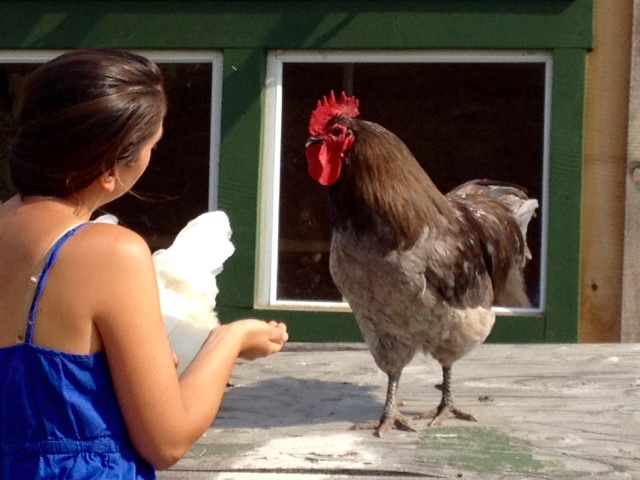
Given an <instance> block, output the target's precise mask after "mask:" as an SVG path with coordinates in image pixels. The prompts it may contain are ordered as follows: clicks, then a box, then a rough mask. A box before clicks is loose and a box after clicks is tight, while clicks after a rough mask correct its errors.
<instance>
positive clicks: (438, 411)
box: [416, 403, 478, 427]
mask: <svg viewBox="0 0 640 480" xmlns="http://www.w3.org/2000/svg"><path fill="white" fill-rule="evenodd" d="M416 418H421V419H423V418H431V419H432V420H431V422H430V423H429V426H430V427H437V426H438V425H440V424H441V423H442V422H444V421H445V420H448V419H450V418H457V419H458V420H466V421H468V422H477V421H478V419H477V418H476V417H474V416H473V415H469V414H468V413H464V412H462V411H460V410H458V409H457V408H456V407H454V406H453V405H451V404H442V403H441V404H440V405H438V407H437V408H434V409H433V410H431V411H430V412H428V413H425V414H423V415H419V416H418V417H416Z"/></svg>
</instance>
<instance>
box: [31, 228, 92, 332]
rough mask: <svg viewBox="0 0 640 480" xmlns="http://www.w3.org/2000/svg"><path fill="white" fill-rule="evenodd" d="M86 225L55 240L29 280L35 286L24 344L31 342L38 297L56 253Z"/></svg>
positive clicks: (71, 230) (68, 231) (54, 260)
mask: <svg viewBox="0 0 640 480" xmlns="http://www.w3.org/2000/svg"><path fill="white" fill-rule="evenodd" d="M85 225H87V223H81V224H80V225H77V226H75V227H73V228H71V229H70V230H67V231H66V232H65V233H64V234H63V235H62V236H61V237H59V238H58V240H56V242H55V243H54V244H53V246H52V247H51V248H50V249H49V251H48V252H47V253H46V254H45V256H44V266H43V267H42V271H41V272H36V273H35V274H34V275H33V276H31V278H30V279H29V283H30V284H31V285H32V286H33V285H34V284H35V292H34V294H33V300H32V301H31V306H30V307H29V314H28V317H27V329H26V332H25V339H24V343H31V341H32V340H33V329H34V326H35V323H36V313H37V311H38V302H39V301H40V296H41V295H42V291H43V290H44V286H45V284H46V283H47V277H48V276H49V270H51V267H52V266H53V264H54V263H55V262H56V260H57V259H58V253H59V252H60V248H61V247H62V245H64V243H65V242H66V241H67V240H68V239H69V238H71V237H72V236H73V235H75V233H76V232H77V231H78V230H80V229H81V228H82V227H84V226H85Z"/></svg>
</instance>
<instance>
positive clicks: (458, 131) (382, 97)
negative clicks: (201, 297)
mask: <svg viewBox="0 0 640 480" xmlns="http://www.w3.org/2000/svg"><path fill="white" fill-rule="evenodd" d="M545 69H546V65H545V64H544V63H393V64H389V63H386V64H385V63H355V64H337V63H333V64H332V63H321V64H319V63H293V62H291V63H288V62H287V63H284V64H283V105H282V145H281V148H282V150H281V151H282V157H281V171H280V175H281V178H280V181H281V184H280V215H279V218H280V224H279V258H278V277H277V278H278V286H277V297H278V299H279V300H311V301H340V300H341V296H340V293H339V292H338V290H337V288H336V287H335V286H334V284H333V281H332V280H331V276H330V273H329V268H328V264H329V244H330V238H331V230H330V224H329V217H328V203H327V197H326V195H327V192H326V191H325V188H324V187H321V186H319V185H318V184H317V183H316V182H314V181H313V180H312V179H311V178H310V177H309V175H308V174H307V163H306V159H305V153H304V145H305V141H306V138H307V136H308V132H307V126H308V121H309V114H310V113H311V111H312V110H313V109H314V108H315V105H316V102H317V101H318V99H320V98H321V97H322V96H323V95H326V94H328V93H329V91H330V90H334V91H336V93H339V92H341V91H342V90H344V89H345V88H346V89H351V90H352V93H353V94H354V95H355V96H356V97H357V98H358V99H359V100H360V112H361V113H360V118H363V119H367V120H371V121H374V122H376V123H379V124H381V125H383V126H384V127H386V128H387V129H389V130H391V131H392V132H394V133H395V134H396V135H398V136H399V137H400V138H401V139H402V140H403V141H404V142H405V143H406V144H407V146H408V147H409V149H410V150H411V151H412V152H413V154H414V155H415V157H416V158H417V159H418V161H419V162H420V163H421V165H422V166H423V168H424V169H425V170H426V171H427V173H428V174H429V176H430V177H431V178H432V180H433V181H434V182H435V184H436V185H437V186H438V188H439V189H440V190H441V191H442V192H447V191H449V190H451V189H452V188H453V187H455V186H456V185H458V184H461V183H463V182H465V181H467V180H471V179H474V178H491V179H495V180H500V181H506V182H510V183H515V184H519V185H521V186H523V187H525V188H526V189H527V191H528V193H529V195H530V196H532V197H535V198H537V199H538V200H539V202H540V203H541V204H542V202H543V200H544V199H543V198H542V192H543V146H544V105H545V74H546V71H545ZM345 86H346V87H345ZM528 241H529V245H530V248H531V251H532V254H533V260H532V261H531V262H530V263H529V265H528V267H527V271H526V282H527V290H528V294H529V297H530V299H531V301H532V303H533V305H534V306H535V305H537V304H538V302H539V295H540V294H539V290H540V253H541V210H539V211H538V215H537V216H536V217H535V218H534V219H533V220H532V222H531V224H530V228H529V235H528Z"/></svg>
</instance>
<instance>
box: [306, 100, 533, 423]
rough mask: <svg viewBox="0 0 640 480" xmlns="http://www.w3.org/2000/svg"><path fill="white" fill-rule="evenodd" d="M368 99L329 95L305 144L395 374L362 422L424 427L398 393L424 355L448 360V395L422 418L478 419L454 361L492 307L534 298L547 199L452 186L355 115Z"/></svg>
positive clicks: (337, 249) (349, 289)
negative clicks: (375, 413)
mask: <svg viewBox="0 0 640 480" xmlns="http://www.w3.org/2000/svg"><path fill="white" fill-rule="evenodd" d="M358 105H359V102H358V100H357V99H356V98H354V97H347V96H346V95H345V94H344V93H343V94H342V96H341V97H340V98H338V99H336V97H335V95H334V94H333V92H331V94H330V96H329V97H328V98H327V97H323V99H322V100H320V101H318V105H317V108H316V109H315V110H314V111H313V112H312V114H311V117H310V121H309V134H310V137H309V139H308V141H307V144H306V150H305V151H306V157H307V162H308V172H309V174H310V175H311V177H312V178H313V179H314V180H316V181H317V182H318V183H320V184H321V185H323V186H327V187H328V192H329V203H330V209H331V218H332V228H333V233H332V240H331V253H330V271H331V276H332V278H333V280H334V282H335V284H336V286H337V287H338V289H339V290H340V292H341V294H342V295H343V297H344V298H345V299H346V301H347V302H348V303H349V306H350V307H351V310H352V311H353V313H354V315H355V318H356V321H357V323H358V326H359V328H360V331H361V333H362V336H363V339H364V341H365V342H366V344H367V346H368V348H369V350H370V352H371V354H372V356H373V358H374V360H375V362H376V364H377V365H378V367H379V368H380V369H381V370H382V371H383V372H384V373H385V374H386V375H387V377H388V387H387V395H386V401H385V405H384V409H383V412H382V416H381V417H380V420H379V421H375V422H372V423H367V424H362V425H358V426H356V428H364V427H367V428H374V429H375V433H376V434H377V435H378V436H382V435H384V434H386V433H387V432H389V430H391V429H393V428H397V429H402V430H409V431H413V430H414V429H413V427H412V425H411V422H410V421H409V420H408V419H407V418H406V417H405V416H404V415H402V414H401V413H400V411H399V410H398V403H397V390H398V383H399V380H400V375H401V373H402V371H403V369H404V367H405V366H406V365H407V364H408V363H409V362H410V361H411V360H412V358H413V357H414V356H415V354H416V353H418V352H422V353H425V354H429V355H431V356H432V357H433V358H434V359H435V360H437V361H438V362H439V363H440V365H441V366H442V376H443V380H442V384H441V385H440V386H438V388H439V389H440V390H441V392H442V398H441V401H440V404H439V405H438V406H437V407H436V408H435V409H434V410H432V411H431V412H429V413H426V414H424V415H421V416H420V418H429V419H431V422H430V423H429V426H433V427H434V426H437V425H439V424H441V423H442V422H443V421H444V420H446V419H448V418H458V419H462V420H469V421H477V420H476V419H475V417H473V416H472V415H469V414H467V413H464V412H462V411H460V410H458V409H457V408H456V407H455V405H454V403H453V396H452V393H451V369H452V366H453V364H454V363H455V362H456V361H457V360H459V359H460V358H462V357H464V356H465V355H466V354H467V353H469V352H470V351H471V350H472V349H473V348H474V347H476V346H477V345H479V344H481V343H482V342H484V340H485V339H486V338H487V336H488V335H489V333H490V332H491V329H492V327H493V324H494V321H495V313H494V312H493V311H492V310H491V306H492V305H493V304H495V303H496V302H500V303H502V304H506V302H509V303H511V304H512V305H515V306H522V307H526V306H530V304H529V300H528V299H527V296H526V294H525V288H524V278H523V269H524V266H525V264H526V263H527V261H528V260H529V259H530V257H531V254H530V251H529V249H528V247H527V244H526V231H527V225H528V223H529V221H530V220H531V218H532V216H533V215H534V214H535V210H536V208H537V207H538V202H537V201H536V200H535V199H529V198H528V197H527V195H526V193H525V192H524V191H523V190H522V189H520V188H517V187H515V186H512V185H507V184H499V183H495V182H490V181H486V180H475V181H470V182H467V183H465V184H463V185H461V186H459V187H457V188H455V189H454V190H453V191H451V192H449V193H448V194H447V195H443V194H442V193H440V192H439V191H438V189H437V188H436V186H435V185H434V183H433V182H432V181H431V179H430V178H429V176H428V175H427V173H426V172H425V171H424V169H423V168H422V167H421V166H420V164H419V163H418V161H417V160H416V159H415V158H414V156H413V155H412V154H411V152H410V151H409V149H408V148H407V146H406V145H405V144H404V143H403V142H402V141H401V140H400V139H399V138H398V137H397V136H396V135H394V134H393V133H391V132H390V131H388V130H387V129H385V128H383V127H382V126H380V125H378V124H376V123H372V122H369V121H365V120H360V119H358V118H356V117H357V116H358V115H359V111H358Z"/></svg>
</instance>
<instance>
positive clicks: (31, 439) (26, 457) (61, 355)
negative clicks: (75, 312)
mask: <svg viewBox="0 0 640 480" xmlns="http://www.w3.org/2000/svg"><path fill="white" fill-rule="evenodd" d="M84 225H86V224H82V225H79V226H77V227H75V228H73V229H71V230H70V231H68V232H67V233H66V234H64V235H63V236H62V237H61V238H60V239H59V240H58V241H57V242H56V243H55V244H54V246H53V247H52V248H51V250H50V251H49V253H48V254H47V256H46V257H45V263H44V267H43V269H42V273H41V274H40V275H39V278H37V275H36V278H33V277H32V280H33V284H35V292H34V296H33V300H32V302H31V306H30V309H29V313H28V320H27V328H26V331H25V337H24V342H21V343H17V344H16V345H13V346H10V347H5V348H0V398H2V402H1V405H0V478H1V479H23V478H24V479H27V478H30V479H31V478H34V479H35V478H51V479H58V478H64V479H74V480H75V479H89V478H91V479H96V478H104V479H125V478H126V479H153V478H156V477H155V472H154V470H153V468H152V466H151V465H150V464H149V463H148V462H146V461H145V460H144V459H142V458H141V457H140V456H139V455H138V454H137V452H136V451H135V450H134V448H133V445H132V444H131V442H130V440H129V436H128V434H127V430H126V428H125V424H124V419H123V418H122V413H121V411H120V407H119V406H118V401H117V399H116V394H115V391H114V387H113V382H112V380H111V374H110V372H109V366H108V364H107V358H106V355H105V353H104V352H98V353H95V354H90V355H76V354H72V353H66V352H60V351H56V350H51V349H48V348H45V347H40V346H38V345H34V344H33V343H32V339H33V329H34V325H35V321H36V313H37V309H38V301H39V299H40V296H41V294H42V291H43V289H44V286H45V284H46V281H47V276H48V273H49V270H50V269H51V267H52V266H53V265H54V263H55V261H56V258H57V256H58V252H59V250H60V247H61V246H62V245H63V244H64V242H65V241H66V240H67V239H68V238H69V237H71V236H72V235H74V234H75V233H76V232H77V231H78V230H79V229H80V228H82V227H83V226H84ZM20 340H22V339H21V338H20V339H19V341H20Z"/></svg>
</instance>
